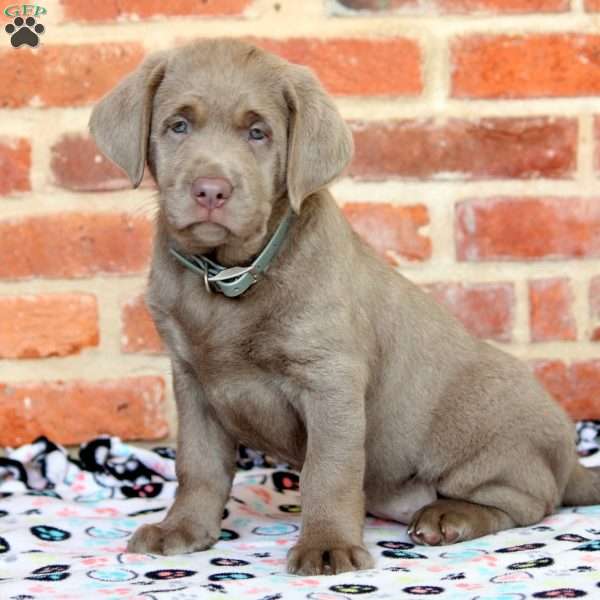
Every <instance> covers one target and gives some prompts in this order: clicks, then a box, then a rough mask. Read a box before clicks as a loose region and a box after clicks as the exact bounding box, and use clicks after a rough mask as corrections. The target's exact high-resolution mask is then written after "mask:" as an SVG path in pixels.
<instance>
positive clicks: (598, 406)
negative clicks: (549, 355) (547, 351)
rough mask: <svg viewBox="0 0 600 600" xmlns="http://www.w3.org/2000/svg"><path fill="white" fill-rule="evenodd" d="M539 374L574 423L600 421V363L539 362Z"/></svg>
mask: <svg viewBox="0 0 600 600" xmlns="http://www.w3.org/2000/svg"><path fill="white" fill-rule="evenodd" d="M533 367H534V371H535V374H536V375H537V377H538V379H539V380H540V381H541V382H542V384H543V385H544V386H545V387H546V389H547V390H548V391H549V392H550V393H551V394H552V395H553V396H554V397H555V398H556V400H558V402H560V404H562V406H563V407H564V408H565V409H566V410H567V412H568V413H569V414H570V415H571V417H572V418H573V419H576V420H577V419H600V399H599V398H598V390H599V389H600V360H588V361H582V362H575V363H572V364H570V365H566V364H565V363H563V362H561V361H558V360H547V361H536V362H534V364H533Z"/></svg>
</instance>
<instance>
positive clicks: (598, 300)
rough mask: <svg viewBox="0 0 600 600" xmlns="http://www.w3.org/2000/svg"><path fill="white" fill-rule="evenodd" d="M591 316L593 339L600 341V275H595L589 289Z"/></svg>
mask: <svg viewBox="0 0 600 600" xmlns="http://www.w3.org/2000/svg"><path fill="white" fill-rule="evenodd" d="M589 301H590V317H591V319H592V331H591V336H590V337H591V339H592V341H594V342H600V275H597V276H596V277H593V278H592V280H591V281H590V289H589Z"/></svg>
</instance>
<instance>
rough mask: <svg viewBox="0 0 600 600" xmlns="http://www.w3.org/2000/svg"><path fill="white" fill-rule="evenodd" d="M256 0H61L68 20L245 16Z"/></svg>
mask: <svg viewBox="0 0 600 600" xmlns="http://www.w3.org/2000/svg"><path fill="white" fill-rule="evenodd" d="M251 2H252V0H169V2H165V1H164V0H102V2H90V1H89V0H60V3H61V4H62V6H63V11H64V20H66V21H88V22H98V21H113V20H117V19H118V20H119V21H123V20H132V21H137V20H139V19H151V18H160V17H190V16H210V17H216V16H230V15H241V14H242V13H243V12H244V10H245V9H246V8H247V7H248V6H249V5H250V4H251Z"/></svg>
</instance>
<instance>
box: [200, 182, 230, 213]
mask: <svg viewBox="0 0 600 600" xmlns="http://www.w3.org/2000/svg"><path fill="white" fill-rule="evenodd" d="M232 192H233V186H232V185H231V182H230V181H229V180H228V179H225V178H224V177H198V179H196V180H195V181H194V183H192V196H193V197H194V198H195V200H196V202H198V204H200V205H201V206H204V207H206V208H208V209H213V208H219V207H221V206H223V204H225V202H227V200H229V198H231V193H232Z"/></svg>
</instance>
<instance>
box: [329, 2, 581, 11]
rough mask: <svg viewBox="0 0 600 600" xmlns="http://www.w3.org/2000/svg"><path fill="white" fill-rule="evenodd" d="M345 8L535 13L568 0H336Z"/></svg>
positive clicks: (554, 8)
mask: <svg viewBox="0 0 600 600" xmlns="http://www.w3.org/2000/svg"><path fill="white" fill-rule="evenodd" d="M338 2H339V3H340V4H341V5H342V6H344V7H345V8H350V9H353V10H366V11H371V12H375V13H380V12H383V13H386V12H390V11H393V10H397V9H407V8H410V9H418V10H419V12H445V13H536V12H558V11H565V10H568V9H569V0H429V1H427V0H338Z"/></svg>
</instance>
